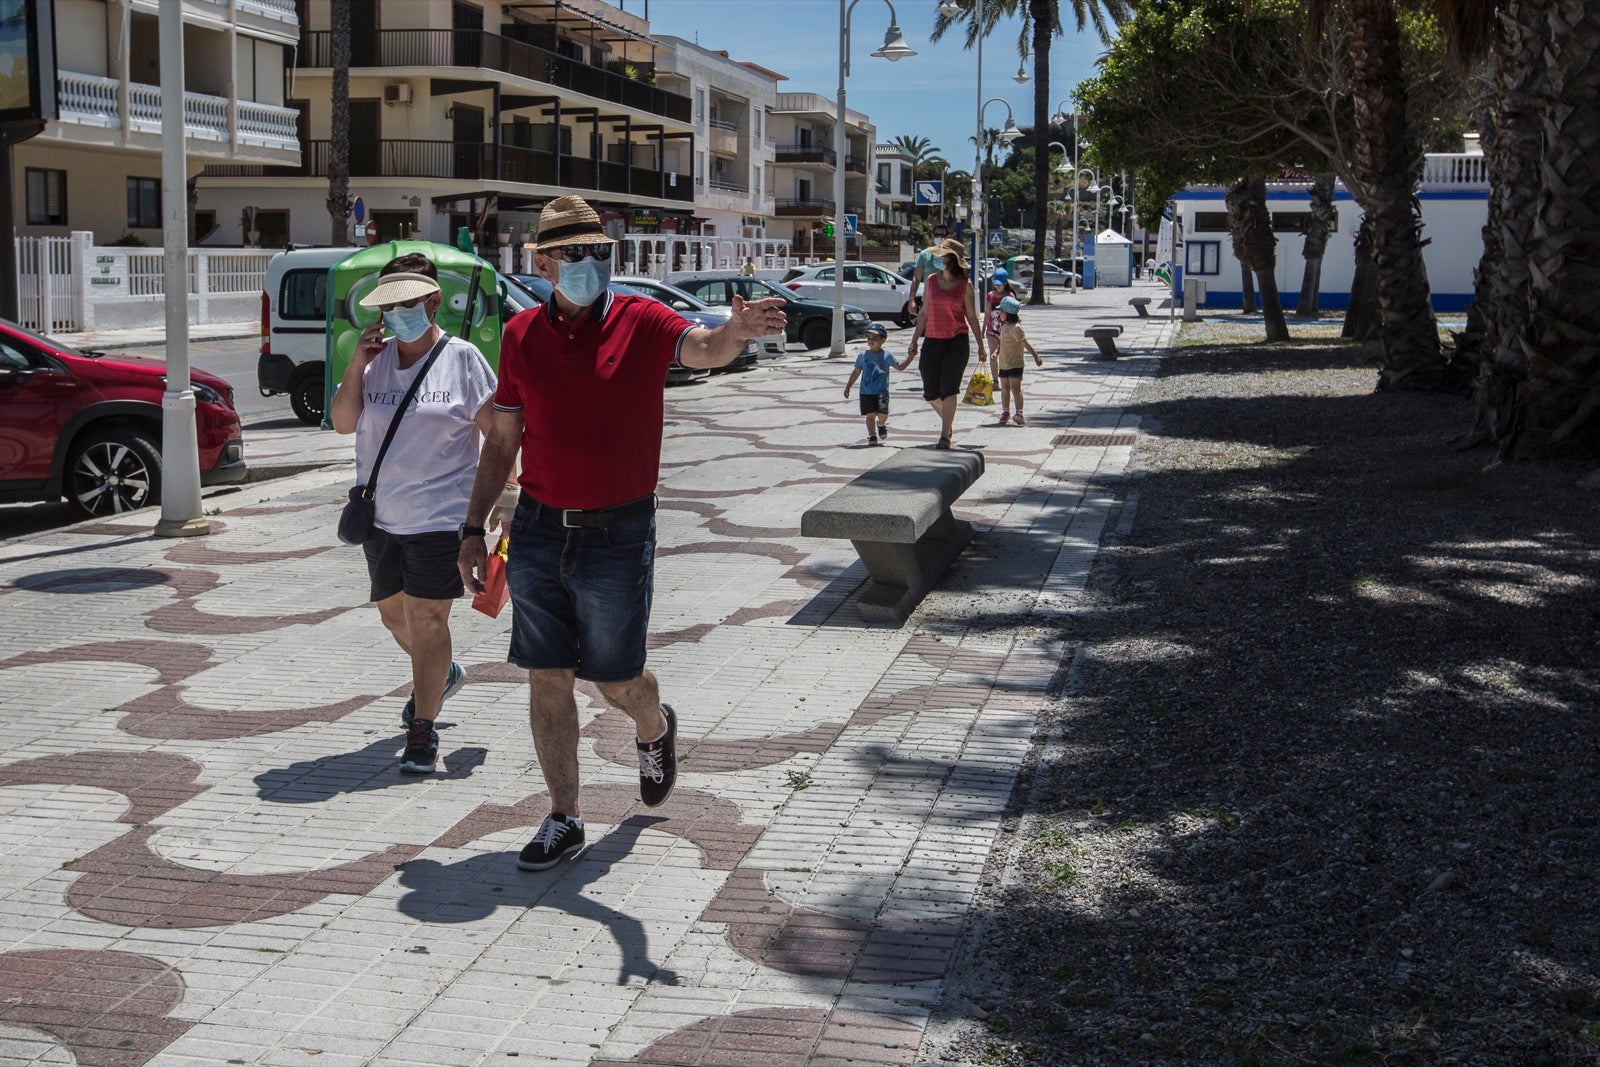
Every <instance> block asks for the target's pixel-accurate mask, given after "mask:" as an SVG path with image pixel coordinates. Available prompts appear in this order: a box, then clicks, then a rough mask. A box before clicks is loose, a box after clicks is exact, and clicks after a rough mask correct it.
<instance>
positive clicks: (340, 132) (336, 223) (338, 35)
mask: <svg viewBox="0 0 1600 1067" xmlns="http://www.w3.org/2000/svg"><path fill="white" fill-rule="evenodd" d="M329 15H330V18H331V19H332V24H331V26H330V29H331V33H330V34H329V43H330V44H331V45H332V47H333V57H332V62H333V113H332V116H331V121H332V123H333V126H332V128H331V130H330V131H329V137H328V223H329V226H328V240H329V243H330V244H332V245H333V246H334V247H335V248H338V247H341V246H343V245H345V244H346V243H348V242H349V240H350V237H349V234H348V232H347V229H348V225H349V223H348V221H347V220H348V219H349V217H350V0H333V6H332V8H331V10H330V12H329Z"/></svg>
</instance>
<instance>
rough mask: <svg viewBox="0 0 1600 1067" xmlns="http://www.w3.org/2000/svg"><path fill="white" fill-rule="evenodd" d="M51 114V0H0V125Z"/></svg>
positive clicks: (53, 69) (40, 119) (53, 93)
mask: <svg viewBox="0 0 1600 1067" xmlns="http://www.w3.org/2000/svg"><path fill="white" fill-rule="evenodd" d="M55 117H56V37H55V10H54V0H0V125H11V124H15V123H37V122H43V121H47V120H49V119H53V118H55Z"/></svg>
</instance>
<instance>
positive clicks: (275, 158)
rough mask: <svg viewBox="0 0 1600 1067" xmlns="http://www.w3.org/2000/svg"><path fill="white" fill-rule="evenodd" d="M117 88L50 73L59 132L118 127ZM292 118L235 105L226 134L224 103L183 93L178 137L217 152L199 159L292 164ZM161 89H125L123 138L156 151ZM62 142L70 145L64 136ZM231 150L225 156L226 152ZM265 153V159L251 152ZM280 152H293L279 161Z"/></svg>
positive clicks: (288, 113) (271, 109)
mask: <svg viewBox="0 0 1600 1067" xmlns="http://www.w3.org/2000/svg"><path fill="white" fill-rule="evenodd" d="M121 90H122V86H121V83H120V82H118V81H117V79H115V78H105V77H101V76H100V75H97V74H81V73H78V72H76V71H60V72H58V73H57V74H56V98H57V101H58V105H59V121H60V123H61V124H62V125H63V126H64V127H71V126H91V127H98V128H100V129H105V130H120V129H121V128H122V117H121V108H120V106H119V103H120V101H119V98H120V95H121ZM297 117H298V113H297V112H296V111H295V109H294V108H288V107H275V106H273V105H271V104H258V103H255V102H253V101H248V100H241V101H239V104H238V124H237V130H238V132H237V135H234V134H232V133H230V128H229V123H228V98H227V97H225V96H211V95H208V94H205V93H184V94H183V125H184V135H185V137H186V138H187V139H188V140H190V141H201V142H211V143H213V144H217V145H219V146H229V147H228V148H222V149H221V150H220V151H218V152H216V153H212V152H208V151H206V150H205V149H204V148H200V149H199V151H200V152H201V154H205V155H212V154H217V155H224V156H228V157H230V158H231V157H233V156H236V155H238V156H245V157H251V158H254V157H256V156H260V157H261V158H262V161H263V162H271V163H293V162H298V157H299V153H300V141H299V136H298V133H297V128H296V119H297ZM161 126H162V116H161V88H160V87H159V86H155V85H145V84H142V83H140V82H132V83H130V84H129V86H128V130H127V132H128V133H129V134H140V135H145V136H144V137H141V138H140V140H141V141H144V140H146V139H153V141H152V144H151V145H145V144H140V145H139V147H159V140H160V136H161ZM66 139H68V140H71V139H72V138H71V137H70V136H68V137H67V138H66ZM229 148H231V151H230V150H229ZM252 149H265V150H266V152H267V153H269V154H267V155H264V156H262V154H261V153H260V152H252V151H251V150H252ZM283 153H293V155H294V158H293V159H285V158H284V157H283Z"/></svg>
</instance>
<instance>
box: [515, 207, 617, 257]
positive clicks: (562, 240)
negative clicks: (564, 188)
mask: <svg viewBox="0 0 1600 1067" xmlns="http://www.w3.org/2000/svg"><path fill="white" fill-rule="evenodd" d="M602 243H603V244H616V243H617V242H616V241H615V240H614V239H612V238H610V237H607V236H606V231H605V230H604V229H603V228H602V227H601V225H600V216H599V215H596V214H595V211H594V208H592V207H590V206H589V204H588V201H586V200H584V198H583V197H581V196H558V197H556V198H555V199H554V200H552V201H550V202H549V203H548V204H546V205H545V206H544V210H543V211H541V212H539V236H538V237H537V238H535V241H534V249H535V250H536V251H539V252H553V251H555V250H556V249H558V248H561V247H564V246H566V245H591V244H602Z"/></svg>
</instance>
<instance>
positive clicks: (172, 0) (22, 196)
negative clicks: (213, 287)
mask: <svg viewBox="0 0 1600 1067" xmlns="http://www.w3.org/2000/svg"><path fill="white" fill-rule="evenodd" d="M168 4H173V5H181V8H182V13H183V23H184V32H183V51H184V88H185V94H184V109H183V117H182V121H183V124H184V132H185V135H186V136H185V144H186V149H187V154H188V160H189V174H190V175H191V177H192V176H194V175H196V174H198V173H199V172H200V170H201V168H202V167H204V166H205V165H207V164H208V163H224V162H225V163H229V164H236V165H237V164H246V165H254V166H262V165H275V166H290V167H292V166H295V165H298V164H299V162H300V141H299V138H298V136H297V133H296V128H295V118H296V112H295V110H294V109H293V108H291V107H288V106H286V104H285V84H286V74H287V71H288V66H289V61H290V60H289V57H290V56H291V55H292V54H293V50H294V48H295V46H296V44H297V43H298V41H299V38H300V24H299V16H298V14H297V11H296V7H295V0H55V4H54V11H55V41H56V98H57V111H58V117H57V118H56V119H55V120H54V121H51V122H48V123H46V124H45V128H44V130H43V132H41V133H40V134H39V135H38V136H36V137H34V138H33V139H31V140H29V141H25V142H23V143H22V144H19V145H17V147H16V149H15V152H14V163H13V166H14V172H13V175H12V179H13V181H12V187H13V189H14V190H15V192H14V196H15V203H14V208H13V209H14V211H15V218H16V220H17V232H18V233H19V234H21V235H24V236H63V235H66V234H68V233H70V232H71V231H73V230H87V231H91V232H92V233H93V234H94V235H95V240H96V242H98V243H102V244H109V243H111V242H113V241H118V240H124V239H127V240H138V241H143V242H144V243H146V244H151V245H159V244H161V239H162V236H161V128H162V125H163V121H164V117H163V115H162V113H161V88H160V85H161V71H160V47H159V37H158V20H157V12H158V9H160V8H163V7H164V6H166V5H168ZM191 203H193V200H192V199H191ZM226 222H227V220H223V219H220V218H219V216H218V215H217V212H216V211H215V210H197V211H196V212H195V214H194V225H195V232H196V233H197V234H199V235H201V236H204V235H206V234H214V233H216V232H218V231H219V230H223V229H231V234H230V236H231V237H232V243H234V244H238V243H240V240H241V238H240V232H239V229H238V227H237V225H234V226H232V227H227V226H226V225H225V223H226Z"/></svg>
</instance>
